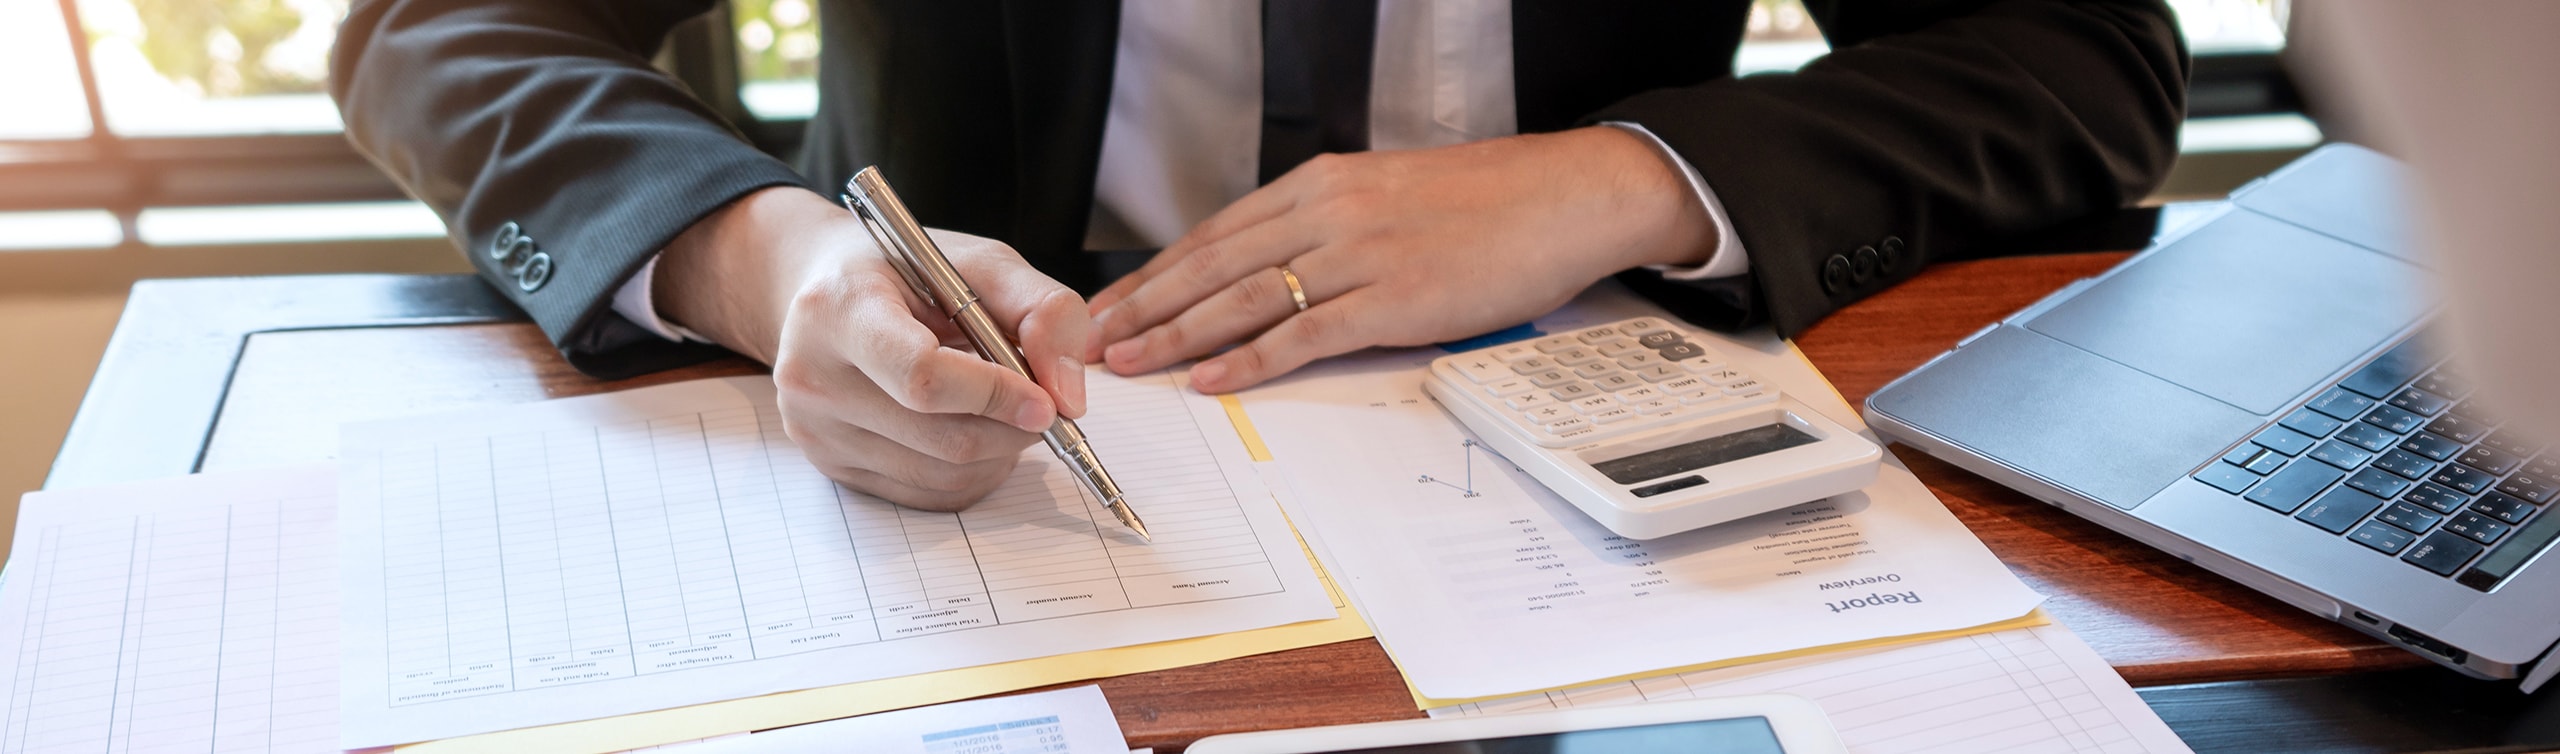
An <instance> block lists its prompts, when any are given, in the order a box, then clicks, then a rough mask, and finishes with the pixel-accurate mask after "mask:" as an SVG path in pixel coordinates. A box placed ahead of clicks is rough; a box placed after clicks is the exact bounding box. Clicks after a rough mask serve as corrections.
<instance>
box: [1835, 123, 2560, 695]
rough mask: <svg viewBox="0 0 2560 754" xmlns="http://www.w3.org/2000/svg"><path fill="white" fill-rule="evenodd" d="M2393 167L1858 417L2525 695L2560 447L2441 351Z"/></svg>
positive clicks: (2356, 153) (1975, 339) (2327, 178)
mask: <svg viewBox="0 0 2560 754" xmlns="http://www.w3.org/2000/svg"><path fill="white" fill-rule="evenodd" d="M2399 174H2400V167H2399V166H2398V165H2397V164H2396V163H2394V162H2393V161H2392V160H2391V159H2390V158H2387V157H2384V156H2382V155H2380V154H2378V153H2375V152H2373V151H2370V150H2367V149H2364V148H2361V147H2356V146H2351V145H2331V146H2327V147H2323V148H2321V149H2319V150H2316V151H2314V152H2312V153H2311V154H2309V155H2305V156H2304V157H2302V158H2301V159H2299V160H2296V161H2295V162H2293V163H2292V164H2290V165H2287V166H2286V167H2284V168H2283V169H2280V170H2278V171H2276V172H2275V173H2273V174H2271V175H2269V176H2267V177H2265V178H2262V179H2259V180H2258V181H2255V182H2253V183H2251V184H2250V185H2248V186H2244V187H2242V188H2241V189H2240V190H2239V191H2237V192H2235V193H2233V194H2232V199H2231V201H2230V202H2229V203H2228V204H2227V205H2226V206H2224V207H2222V208H2220V209H2218V210H2216V211H2215V213H2214V214H2212V215H2211V216H2210V217H2207V218H2204V219H2201V220H2198V221H2195V222H2192V223H2190V224H2188V225H2187V226H2185V227H2183V228H2181V229H2177V230H2173V231H2170V232H2169V233H2168V234H2167V235H2164V236H2163V237H2161V238H2160V239H2159V240H2158V241H2156V242H2155V243H2154V244H2153V245H2152V246H2151V248H2149V249H2147V250H2145V251H2143V252H2142V253H2140V254H2136V255H2134V256H2133V257H2132V258H2130V259H2127V260H2126V261H2125V262H2124V263H2123V264H2120V265H2117V266H2116V267H2115V268H2114V269H2112V270H2109V271H2108V272H2106V273H2105V274H2102V275H2099V276H2097V277H2093V278H2089V279H2087V280H2083V281H2080V282H2077V283H2074V284H2072V285H2070V286H2067V287H2065V288H2063V289H2062V290H2060V291H2057V292H2055V293H2054V294H2053V295H2051V296H2049V297H2047V298H2045V299H2044V300H2043V301H2040V302H2038V303H2036V304H2035V305H2033V306H2029V307H2027V308H2026V309H2024V310H2022V311H2019V312H2018V313H2016V314H2014V315H2011V316H2010V317H2009V318H2007V319H2005V320H2002V321H2001V322H1999V323H1996V324H1994V325H1992V326H1990V327H1987V328H1984V329H1983V330H1982V331H1980V332H1977V333H1975V334H1973V335H1971V336H1968V337H1966V338H1965V339H1964V340H1962V341H1961V342H1959V343H1958V344H1957V345H1956V347H1955V348H1954V349H1953V350H1950V351H1948V352H1946V353H1944V354H1941V355H1939V356H1938V357H1937V358H1935V359H1933V360H1931V361H1930V362H1929V363H1927V364H1925V365H1922V366H1921V367H1920V368H1919V369H1917V370H1914V371H1912V372H1911V373H1910V374H1907V375H1904V376H1903V377H1902V378H1901V379H1898V380H1895V381H1894V382H1893V383H1892V384H1890V385H1887V386H1885V387H1884V388H1883V389H1882V390H1879V391H1877V392H1876V393H1875V394H1874V395H1873V396H1870V397H1869V398H1868V399H1867V403H1866V409H1865V413H1866V417H1867V421H1868V423H1870V424H1872V425H1874V427H1875V429H1876V431H1877V432H1879V433H1881V434H1883V435H1884V436H1885V437H1886V438H1888V439H1891V440H1894V441H1898V442H1901V443H1903V444H1904V445H1907V446H1910V447H1912V448H1915V449H1918V450H1920V451H1922V452H1925V453H1928V454H1930V455H1932V456H1936V457H1938V458H1941V459H1944V460H1946V461H1948V462H1949V463H1952V464H1955V465H1956V466H1959V467H1962V468H1964V469H1967V470H1970V471H1972V472H1974V473H1976V474H1980V475H1982V476H1984V477H1987V478H1990V479H1992V480H1994V481H1997V482H2000V483H2001V484H2004V485H2006V486H2008V487H2011V488H2013V489H2017V490H2020V491H2023V492H2025V493H2027V494H2028V495H2029V496H2032V497H2034V498H2036V499H2039V500H2043V501H2045V502H2047V503H2050V504H2052V505H2055V506H2058V507H2060V508H2062V509H2064V510H2068V511H2071V512H2072V513H2074V514H2077V515H2080V516H2082V517H2085V518H2088V519H2090V520H2093V521H2096V522H2098V523H2099V524H2101V525H2104V526H2106V527H2108V528H2110V529H2114V530H2115V531H2118V532H2121V533H2123V534H2125V535H2126V536H2130V537H2132V538H2134V539H2136V540H2139V541H2142V542H2144V543H2146V544H2149V545H2152V546H2154V547H2159V548H2161V549H2164V550H2168V551H2169V552H2171V553H2173V554H2176V555H2177V556H2179V557H2180V558H2184V559H2186V560H2189V561H2191V562H2194V563H2196V564H2197V565H2201V566H2204V567H2205V568H2207V569H2210V570H2212V571H2213V572H2215V573H2219V574H2222V575H2223V576H2226V577H2229V578H2231V579H2233V580H2235V581H2238V582H2240V583H2242V584H2245V585H2248V586H2249V587H2251V588H2254V589H2257V590H2259V591H2262V592H2265V593H2267V594H2270V595H2273V596H2275V597H2276V598H2278V599H2281V600H2283V601H2285V602H2287V603H2290V604H2292V605H2294V606H2296V607H2300V608H2302V609H2304V610H2309V611H2311V612H2312V613H2315V614H2318V615H2320V616H2322V617H2325V618H2329V619H2331V620H2335V621H2338V622H2340V623H2344V624H2346V625H2348V626H2352V627H2355V628H2356V629H2358V630H2361V631H2364V632H2365V633H2369V634H2372V635H2374V636H2377V637H2380V638H2382V639H2383V640H2385V641H2388V642H2390V643H2392V644H2394V645H2397V646H2400V647H2402V648H2405V649H2407V650H2409V651H2412V652H2416V653H2418V654H2420V655H2423V656H2425V657H2428V658H2430V659H2433V660H2435V661H2436V662H2438V663H2441V664H2443V665H2445V666H2447V667H2451V668H2454V669H2456V670H2460V671H2462V672H2463V673H2466V674H2469V675H2471V676H2475V677H2480V678H2514V677H2519V676H2527V680H2526V684H2525V685H2526V687H2527V688H2526V690H2528V691H2530V690H2532V687H2533V686H2538V685H2539V684H2540V682H2541V681H2543V680H2547V679H2548V677H2549V676H2550V675H2551V674H2552V673H2551V671H2552V670H2554V669H2555V667H2560V662H2545V663H2542V665H2541V666H2540V667H2535V666H2534V665H2533V663H2534V662H2535V661H2536V660H2537V659H2538V658H2541V657H2542V656H2544V655H2545V653H2547V652H2548V651H2549V650H2550V649H2551V647H2552V645H2553V643H2554V642H2555V640H2560V562H2556V561H2560V559H2555V558H2552V557H2546V556H2545V552H2546V551H2548V550H2550V549H2551V545H2552V542H2553V540H2554V539H2555V538H2560V513H2554V512H2553V511H2552V509H2553V508H2560V501H2556V500H2555V499H2554V497H2555V495H2560V447H2546V446H2545V445H2544V443H2543V442H2542V441H2541V440H2538V439H2535V438H2533V437H2530V436H2528V435H2526V434H2525V433H2524V432H2522V431H2521V430H2520V429H2517V428H2510V427H2505V426H2502V425H2501V422H2500V421H2499V416H2498V412H2497V410H2496V408H2495V407H2493V406H2489V405H2486V404H2485V402H2484V401H2482V400H2480V399H2478V398H2477V397H2475V396H2473V395H2472V390H2471V386H2470V385H2469V383H2468V382H2467V381H2466V380H2465V378H2464V375H2463V371H2462V367H2461V365H2460V364H2458V363H2448V362H2447V361H2446V359H2445V358H2444V355H2443V354H2442V353H2441V352H2440V351H2439V350H2437V349H2436V348H2435V346H2434V340H2432V339H2431V338H2430V337H2429V336H2428V328H2429V327H2430V325H2431V319H2432V316H2431V315H2432V309H2433V306H2432V304H2431V302H2430V299H2431V297H2432V291H2433V290H2434V289H2433V281H2432V280H2431V273H2430V272H2429V265H2428V261H2427V259H2426V258H2425V256H2424V255H2423V254H2421V253H2419V252H2418V250H2417V249H2416V248H2414V247H2413V245H2412V244H2411V243H2410V241H2409V240H2408V235H2409V233H2408V227H2407V217H2408V213H2407V212H2406V211H2405V209H2404V207H2403V206H2402V203H2401V201H2400V200H2399V199H2398V198H2397V197H2398V196H2399V193H2400V188H2399V184H2400V181H2401V178H2400V175H2399ZM2545 251H2547V250H2545V249H2519V250H2517V252H2518V253H2544V252H2545ZM2551 324H2552V325H2554V326H2560V323H2551Z"/></svg>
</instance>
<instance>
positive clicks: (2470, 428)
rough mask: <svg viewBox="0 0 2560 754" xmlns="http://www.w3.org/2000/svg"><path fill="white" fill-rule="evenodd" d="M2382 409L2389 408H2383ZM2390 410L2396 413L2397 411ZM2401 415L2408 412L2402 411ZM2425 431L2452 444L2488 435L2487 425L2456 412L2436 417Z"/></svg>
mask: <svg viewBox="0 0 2560 754" xmlns="http://www.w3.org/2000/svg"><path fill="white" fill-rule="evenodd" d="M2382 408H2391V407H2390V406H2383V407H2382ZM2392 410H2394V411H2398V410H2399V409H2392ZM2401 413H2408V412H2405V411H2402V412H2401ZM2427 431H2429V432H2434V433H2436V434H2439V435H2444V436H2445V439H2449V440H2452V441H2454V442H2460V443H2467V442H2471V441H2473V440H2477V439H2480V436H2481V435H2484V434H2488V432H2489V425H2487V424H2483V423H2481V422H2480V420H2478V419H2473V418H2471V417H2467V416H2463V415H2462V413H2461V412H2460V411H2458V410H2457V411H2456V412H2454V413H2450V414H2445V415H2444V416H2442V417H2438V418H2437V419H2436V420H2435V421H2433V422H2429V423H2428V424H2427Z"/></svg>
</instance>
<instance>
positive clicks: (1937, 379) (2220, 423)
mask: <svg viewBox="0 0 2560 754" xmlns="http://www.w3.org/2000/svg"><path fill="white" fill-rule="evenodd" d="M1873 405H1874V408H1875V410H1876V411H1877V412H1879V413H1882V414H1885V415H1887V416H1891V417H1894V418H1895V419H1897V420H1900V421H1901V422H1902V423H1905V424H1909V425H1911V426H1915V427H1921V428H1925V429H1927V430H1928V431H1929V432H1931V433H1932V434H1936V435H1938V436H1940V437H1943V438H1946V439H1947V440H1949V441H1952V442H1955V443H1957V444H1959V445H1963V446H1965V447H1967V448H1970V449H1972V450H1973V451H1974V452H1977V453H1980V454H1982V455H1984V456H1988V457H1990V458H1992V459H1993V460H1997V461H1999V462H2000V463H2002V464H2006V465H2008V466H2010V467H2012V468H2017V469H2022V470H2026V471H2028V472H2029V473H2033V474H2035V475H2036V476H2039V477H2043V478H2044V479H2045V480H2046V481H2049V482H2052V483H2054V484H2057V485H2061V486H2063V487H2066V488H2069V489H2071V490H2074V491H2077V492H2079V493H2080V494H2082V495H2086V496H2088V497H2090V498H2093V499H2096V500H2098V501H2099V502H2103V503H2106V504H2108V505H2112V506H2115V507H2118V508H2126V509H2130V508H2132V507H2134V506H2136V505H2141V504H2142V501H2144V500H2147V499H2150V497H2151V496H2152V494H2153V493H2157V492H2159V491H2160V489H2161V488H2163V487H2167V486H2169V483H2170V482H2173V481H2177V479H2178V477H2179V476H2181V475H2184V474H2185V473H2187V470H2188V469H2192V468H2195V467H2196V466H2197V465H2199V464H2202V463H2204V462H2205V461H2208V460H2212V458H2213V457H2214V454H2217V453H2220V452H2222V449H2223V447H2224V446H2226V445H2228V444H2230V443H2231V442H2232V441H2234V440H2238V439H2240V437H2242V436H2243V435H2245V434H2247V433H2248V431H2249V430H2250V429H2252V428H2254V427H2256V426H2258V425H2259V424H2260V423H2261V421H2260V419H2259V418H2258V417H2254V416H2250V415H2249V414H2247V413H2244V412H2241V411H2239V410H2237V409H2233V408H2232V407H2230V406H2226V405H2223V404H2222V403H2220V402H2217V401H2214V400H2212V399H2209V398H2206V397H2204V396H2201V395H2197V394H2196V393H2194V392H2192V391H2188V390H2185V389H2181V388H2179V387H2178V386H2176V385H2171V384H2169V383H2167V382H2163V381H2161V380H2159V379H2157V378H2154V377H2151V376H2150V375H2146V374H2143V373H2141V372H2136V371H2134V370H2131V369H2127V368H2125V367H2124V365H2122V364H2117V363H2115V362H2112V361H2108V360H2106V359H2101V358H2098V357H2096V356H2092V355H2090V354H2089V353H2088V352H2087V351H2082V350H2080V349H2077V348H2073V347H2071V346H2068V345H2064V344H2062V343H2059V342H2056V341H2054V340H2053V339H2051V338H2047V337H2044V336H2042V335H2038V334H2035V333H2032V332H2028V331H2025V330H2020V329H2018V328H2014V327H2000V328H1997V329H1994V330H1992V331H1991V332H1989V333H1985V334H1984V335H1983V336H1982V337H1981V338H1979V339H1977V340H1975V341H1974V342H1972V343H1970V344H1967V345H1965V347H1963V348H1959V349H1956V351H1955V352H1954V353H1950V354H1947V356H1946V358H1943V359H1940V360H1939V361H1937V362H1935V363H1933V364H1930V365H1929V366H1928V367H1927V368H1925V369H1922V370H1920V371H1918V372H1914V373H1912V374H1911V376H1909V377H1906V378H1904V379H1903V380H1902V381H1901V382H1897V383H1895V384H1894V386H1893V387H1892V388H1891V389H1888V390H1886V391H1884V392H1882V393H1878V394H1877V395H1876V397H1875V399H1874V402H1873Z"/></svg>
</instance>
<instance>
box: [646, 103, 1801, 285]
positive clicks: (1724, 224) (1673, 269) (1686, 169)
mask: <svg viewBox="0 0 2560 754" xmlns="http://www.w3.org/2000/svg"><path fill="white" fill-rule="evenodd" d="M1600 125H1604V126H1610V127H1614V128H1618V129H1620V130H1624V131H1626V132H1627V133H1631V134H1635V135H1637V136H1642V137H1644V140H1645V143H1648V144H1652V145H1653V151H1654V152H1655V153H1657V154H1660V155H1662V159H1664V160H1668V161H1670V163H1671V164H1673V165H1677V166H1679V167H1680V177H1681V178H1683V179H1686V180H1687V181H1688V182H1689V191H1690V192H1691V193H1694V194H1697V195H1698V203H1699V204H1700V205H1701V206H1704V207H1706V209H1707V220H1708V221H1710V222H1713V223H1714V224H1715V232H1716V235H1715V242H1716V251H1715V253H1714V254H1713V255H1710V256H1708V257H1707V262H1706V264H1701V265H1698V266H1696V267H1685V266H1679V265H1668V264H1649V265H1645V269H1648V270H1653V271H1655V272H1659V273H1662V277H1663V279H1666V280H1714V279H1717V278H1729V277H1733V276H1736V275H1741V274H1743V273H1747V272H1750V271H1751V255H1750V254H1747V253H1745V252H1743V250H1742V239H1741V238H1738V237H1736V236H1734V234H1733V220H1732V218H1728V217H1726V216H1725V214H1724V203H1723V202H1720V201H1716V191H1715V189H1713V188H1709V187H1708V186H1707V179H1706V177H1705V176H1701V175H1698V169H1697V168H1696V167H1694V166H1691V165H1690V164H1689V161H1688V160H1685V159H1681V157H1680V153H1678V152H1674V151H1671V145H1669V144H1665V143H1663V142H1662V137H1659V136H1655V135H1653V132H1652V131H1650V130H1647V129H1645V127H1644V126H1642V125H1638V124H1636V123H1633V122H1629V121H1623V120H1613V121H1607V122H1604V123H1601V124H1600ZM641 274H643V275H645V274H648V273H647V271H646V270H643V271H642V272H641ZM617 303H618V300H617Z"/></svg>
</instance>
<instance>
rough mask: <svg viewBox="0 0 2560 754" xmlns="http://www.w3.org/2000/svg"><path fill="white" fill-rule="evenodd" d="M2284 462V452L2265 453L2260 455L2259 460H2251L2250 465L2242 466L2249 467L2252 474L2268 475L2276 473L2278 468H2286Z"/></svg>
mask: <svg viewBox="0 0 2560 754" xmlns="http://www.w3.org/2000/svg"><path fill="white" fill-rule="evenodd" d="M2284 462H2285V457H2284V454H2283V453H2265V454H2261V455H2259V456H2258V460H2255V461H2250V462H2249V465H2247V466H2243V467H2241V468H2245V469H2248V470H2249V473H2251V474H2256V475H2258V476H2266V475H2268V474H2273V473H2276V469H2281V468H2284Z"/></svg>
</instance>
